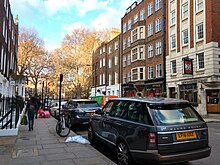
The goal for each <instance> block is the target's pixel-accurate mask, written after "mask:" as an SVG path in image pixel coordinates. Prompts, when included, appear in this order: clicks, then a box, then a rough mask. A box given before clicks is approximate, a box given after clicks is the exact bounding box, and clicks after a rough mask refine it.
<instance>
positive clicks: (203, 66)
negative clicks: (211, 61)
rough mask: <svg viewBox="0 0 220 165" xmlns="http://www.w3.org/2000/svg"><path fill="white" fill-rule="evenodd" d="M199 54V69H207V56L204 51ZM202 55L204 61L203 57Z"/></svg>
mask: <svg viewBox="0 0 220 165" xmlns="http://www.w3.org/2000/svg"><path fill="white" fill-rule="evenodd" d="M196 55H197V70H204V69H205V56H204V52H202V53H198V54H196ZM200 57H202V61H201V58H200Z"/></svg>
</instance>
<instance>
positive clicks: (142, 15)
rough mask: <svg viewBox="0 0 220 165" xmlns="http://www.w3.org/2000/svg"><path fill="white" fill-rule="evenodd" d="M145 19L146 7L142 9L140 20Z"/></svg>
mask: <svg viewBox="0 0 220 165" xmlns="http://www.w3.org/2000/svg"><path fill="white" fill-rule="evenodd" d="M143 20H145V9H142V10H141V11H140V21H143Z"/></svg>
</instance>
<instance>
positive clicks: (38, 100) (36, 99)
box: [35, 96, 41, 119]
mask: <svg viewBox="0 0 220 165" xmlns="http://www.w3.org/2000/svg"><path fill="white" fill-rule="evenodd" d="M35 104H36V110H35V111H36V114H35V119H37V115H38V110H39V108H40V107H41V103H40V99H39V96H36V98H35Z"/></svg>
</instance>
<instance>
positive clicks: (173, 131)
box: [88, 97, 211, 165]
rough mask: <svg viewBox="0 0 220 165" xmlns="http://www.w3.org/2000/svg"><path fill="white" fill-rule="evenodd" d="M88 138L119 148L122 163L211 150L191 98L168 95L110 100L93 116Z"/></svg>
mask: <svg viewBox="0 0 220 165" xmlns="http://www.w3.org/2000/svg"><path fill="white" fill-rule="evenodd" d="M88 139H89V141H90V142H91V144H93V143H95V142H98V141H99V142H103V143H105V144H107V145H108V146H110V147H113V148H114V149H116V151H117V159H118V163H119V164H120V165H124V164H127V165H132V164H133V162H142V163H143V162H153V163H152V164H155V162H158V163H161V164H169V163H179V162H186V161H191V160H195V159H200V158H205V157H208V156H209V155H210V153H211V148H210V147H209V143H208V127H207V125H206V123H205V122H204V120H203V119H202V117H201V116H200V115H199V114H198V113H197V111H196V110H195V109H194V108H193V107H192V106H191V105H190V103H189V102H187V101H184V100H177V99H169V98H153V97H151V98H140V97H139V98H116V99H111V100H109V101H108V102H107V103H106V105H105V106H104V107H103V109H102V110H98V111H96V113H95V114H94V115H93V117H92V118H91V120H90V123H89V129H88Z"/></svg>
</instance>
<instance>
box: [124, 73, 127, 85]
mask: <svg viewBox="0 0 220 165" xmlns="http://www.w3.org/2000/svg"><path fill="white" fill-rule="evenodd" d="M123 83H127V74H126V73H124V74H123Z"/></svg>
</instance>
